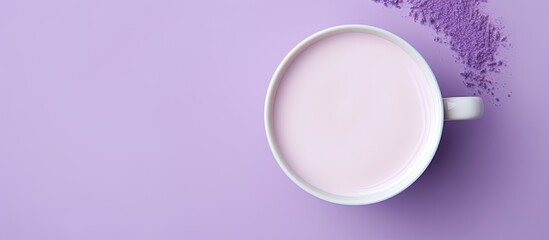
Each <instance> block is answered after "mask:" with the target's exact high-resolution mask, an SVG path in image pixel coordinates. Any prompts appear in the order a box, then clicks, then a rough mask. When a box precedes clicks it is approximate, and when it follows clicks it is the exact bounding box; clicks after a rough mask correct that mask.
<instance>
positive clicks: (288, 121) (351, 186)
mask: <svg viewBox="0 0 549 240" xmlns="http://www.w3.org/2000/svg"><path fill="white" fill-rule="evenodd" d="M288 64H289V65H288V66H287V68H286V69H285V70H284V71H283V72H282V74H281V76H280V79H279V83H278V89H277V91H276V95H275V96H274V102H273V112H272V126H273V135H274V139H275V142H276V143H275V144H276V145H277V146H278V150H279V152H280V153H279V154H280V156H281V158H282V159H283V160H284V162H285V163H286V165H287V167H288V169H289V170H290V171H292V172H293V173H294V174H295V175H296V176H297V177H298V178H301V180H303V181H304V182H306V183H308V184H310V185H311V186H312V187H313V188H316V189H318V190H320V191H324V192H327V193H330V194H335V195H340V196H349V197H354V196H361V195H365V194H369V193H372V192H376V191H383V190H384V189H386V188H387V187H389V186H390V185H394V184H398V182H399V181H400V180H401V179H402V178H401V177H399V176H402V175H403V174H407V173H408V172H410V171H413V169H414V166H416V165H414V163H416V162H418V161H424V159H423V160H422V159H421V158H422V157H423V156H421V153H422V152H426V151H427V150H426V149H428V148H432V146H428V144H427V142H428V141H427V139H430V138H434V137H436V138H439V137H440V135H436V134H434V133H436V132H437V131H433V129H434V128H436V127H437V126H435V125H436V123H439V122H440V120H438V121H437V120H436V119H435V118H436V117H434V116H435V115H434V114H433V111H432V108H433V105H434V104H433V100H432V99H433V98H432V95H431V91H432V90H430V89H431V88H430V87H429V85H428V81H427V78H428V76H426V75H425V74H426V73H425V72H424V71H422V69H421V68H420V67H419V66H418V64H417V62H416V61H415V60H414V58H413V57H412V56H411V55H410V54H409V53H407V52H406V51H405V50H403V49H402V48H401V47H400V46H399V45H397V44H395V43H393V42H392V41H390V40H388V39H386V38H384V37H382V36H378V35H375V34H371V33H368V32H359V31H356V32H353V31H349V32H339V33H337V34H333V35H329V36H326V37H324V38H322V39H320V40H318V41H316V42H314V43H313V44H312V45H310V46H309V47H307V48H306V49H305V50H303V51H302V52H300V53H299V54H298V55H297V56H296V57H295V58H294V59H293V60H291V62H290V63H288Z"/></svg>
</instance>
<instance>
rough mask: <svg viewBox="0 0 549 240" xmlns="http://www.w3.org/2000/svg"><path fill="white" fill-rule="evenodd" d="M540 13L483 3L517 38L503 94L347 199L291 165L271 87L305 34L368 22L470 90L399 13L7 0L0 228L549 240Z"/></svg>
mask: <svg viewBox="0 0 549 240" xmlns="http://www.w3.org/2000/svg"><path fill="white" fill-rule="evenodd" d="M548 7H549V4H548V3H546V2H545V1H529V2H523V1H489V2H488V4H486V11H488V12H490V14H491V16H494V17H497V20H498V21H500V22H501V23H502V24H503V25H504V26H505V32H507V33H508V34H509V40H510V42H511V44H512V46H511V47H510V48H509V49H508V50H507V51H504V53H505V54H504V56H505V58H506V61H507V63H508V67H507V68H506V69H505V71H504V72H503V73H502V74H501V76H500V77H499V81H500V82H502V83H505V87H504V88H503V89H502V90H501V94H502V96H503V97H502V103H501V106H494V105H493V104H487V106H486V113H485V117H484V118H483V119H481V120H478V121H469V122H448V123H446V124H445V128H444V132H443V138H442V141H441V144H440V147H439V150H438V152H437V155H436V157H435V158H434V160H433V162H432V163H431V165H430V167H429V168H428V169H427V171H426V172H425V173H424V175H423V176H422V177H421V178H420V179H419V180H418V181H417V182H416V183H415V184H413V185H412V186H411V187H410V188H408V189H407V190H405V191H404V192H402V193H401V194H399V195H397V196H396V197H394V198H392V199H389V200H387V201H384V202H381V203H378V204H375V205H370V206H354V207H353V206H339V205H335V204H331V203H327V202H323V201H321V200H318V199H316V198H315V197H312V196H310V195H308V194H306V193H305V192H304V191H302V190H301V189H299V188H298V187H297V186H296V185H295V184H293V183H292V182H291V181H290V180H289V179H288V178H287V177H286V176H285V175H284V174H283V172H282V171H281V170H280V168H279V167H278V165H277V164H276V162H275V160H274V158H273V156H272V155H271V152H270V149H269V146H268V144H267V140H266V137H265V133H264V127H263V103H264V97H265V93H266V90H267V86H268V84H269V81H270V78H271V76H272V74H273V72H274V70H275V68H276V66H277V65H278V63H279V62H280V61H281V60H282V58H283V57H284V56H285V54H286V53H287V52H288V51H289V50H290V49H291V48H292V47H293V46H294V45H295V44H297V43H298V42H299V41H301V40H302V39H303V38H305V37H307V36H308V35H310V34H312V33H314V32H316V31H319V30H321V29H324V28H327V27H331V26H334V25H339V24H349V23H361V24H370V25H374V26H378V27H382V28H385V29H387V30H389V31H392V32H394V33H396V34H397V35H399V36H401V37H402V38H404V39H405V40H407V41H409V42H410V43H411V44H412V45H413V46H415V47H416V48H417V49H418V51H419V52H420V53H421V54H423V55H424V57H425V58H426V60H427V61H428V62H429V64H430V65H431V67H432V69H433V71H434V72H435V74H436V76H437V78H438V79H439V84H440V87H441V90H442V93H443V95H444V96H459V95H469V94H470V92H469V91H468V90H467V88H465V87H464V85H463V84H462V83H461V79H460V76H459V72H460V70H461V66H460V65H459V64H456V63H455V62H454V58H453V57H452V52H451V51H450V50H449V49H448V47H447V46H445V45H442V44H438V43H435V42H434V41H433V38H434V33H433V32H432V31H431V30H430V29H428V28H427V27H424V26H421V25H419V24H417V23H414V22H413V21H412V20H411V19H410V18H408V17H406V16H405V11H404V10H399V9H390V8H385V7H383V6H382V5H380V4H375V3H373V2H371V1H369V0H344V1H335V0H315V1H312V0H302V1H289V0H281V1H252V0H240V1H221V0H212V1H175V0H174V1H169V0H155V1H129V0H128V1H121V0H114V1H68V0H67V1H59V0H53V1H27V0H17V1H8V0H0V239H6V240H31V239H33V240H34V239H41V240H49V239H51V240H64V239H71V240H72V239H94V240H95V239H104V240H108V239H117V240H118V239H132V240H139V239H163V240H169V239H548V238H549V228H548V224H549V206H548V204H547V203H548V202H549V187H548V186H549V174H548V169H549V127H547V124H548V123H549V111H548V110H549V108H548V103H549V99H548V97H547V96H548V93H549V78H548V74H547V69H548V67H547V63H548V62H549V60H548V56H549V45H548V43H549V31H548V30H547V26H546V25H547V23H549V15H547V14H546V11H545V10H546V9H547V8H548ZM508 92H512V96H511V97H510V98H508V97H506V95H507V93H508Z"/></svg>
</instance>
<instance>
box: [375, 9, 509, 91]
mask: <svg viewBox="0 0 549 240" xmlns="http://www.w3.org/2000/svg"><path fill="white" fill-rule="evenodd" d="M373 1H374V2H379V3H382V4H383V5H385V6H386V7H396V8H402V7H403V6H407V7H409V16H410V17H412V18H413V19H414V21H416V22H419V23H421V24H422V25H426V26H429V27H431V28H432V29H434V30H435V32H436V34H437V36H436V37H435V41H437V42H441V43H445V44H447V45H449V47H450V48H451V50H452V51H453V52H454V53H455V57H456V62H459V63H461V64H463V66H464V69H463V71H462V72H461V76H463V82H464V83H465V86H466V87H467V88H469V89H471V90H472V92H473V93H474V94H475V95H480V96H484V97H489V98H490V100H492V101H496V102H499V101H500V99H499V97H498V96H497V94H496V93H495V91H496V90H497V87H498V84H497V82H496V81H495V80H494V79H493V77H494V76H493V75H494V74H497V73H499V72H501V70H502V68H503V67H504V66H505V62H504V61H502V60H501V59H500V57H499V56H498V53H499V51H500V49H501V48H502V47H505V46H507V43H506V42H507V37H506V36H505V35H504V34H503V33H502V26H501V25H499V24H496V23H495V22H493V21H491V19H490V18H489V16H488V15H487V14H486V13H484V12H483V11H482V6H481V5H480V4H481V3H482V2H486V1H487V0H373ZM507 96H508V97H510V96H511V95H510V94H507Z"/></svg>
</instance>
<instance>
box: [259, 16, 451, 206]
mask: <svg viewBox="0 0 549 240" xmlns="http://www.w3.org/2000/svg"><path fill="white" fill-rule="evenodd" d="M350 31H354V32H357V31H359V32H366V33H370V34H374V35H377V36H380V37H383V38H385V39H387V40H389V41H391V42H393V43H395V44H397V45H398V46H399V47H401V48H402V49H403V50H404V51H406V52H407V53H408V54H409V55H410V56H411V57H412V58H413V59H414V61H415V62H416V64H418V66H419V67H420V69H421V70H422V72H423V73H424V74H425V76H426V79H427V85H428V88H429V89H430V90H429V91H430V95H431V96H430V97H431V98H432V99H431V100H433V101H432V102H433V104H434V105H433V108H432V109H433V111H434V112H433V116H432V119H431V120H432V123H433V124H432V126H433V127H432V128H431V131H432V132H431V133H430V136H432V137H430V139H428V140H427V141H429V142H428V143H427V144H428V146H430V147H428V148H427V150H426V152H425V153H424V155H423V158H422V159H420V160H417V162H418V163H417V167H416V168H415V169H411V170H410V171H409V172H408V173H406V174H407V175H405V176H403V177H402V179H400V180H399V181H398V183H397V184H394V186H391V187H389V188H388V189H386V190H385V191H380V192H376V193H370V194H365V195H361V196H354V197H350V196H342V195H336V194H333V193H329V192H325V191H323V190H320V189H318V188H316V187H314V186H312V185H311V184H309V183H308V182H306V181H305V180H303V179H301V178H300V177H299V176H298V175H297V174H295V173H294V172H293V171H292V170H291V168H290V167H289V166H287V164H286V161H285V160H284V159H283V157H282V155H281V151H280V149H279V147H278V144H277V141H276V137H275V134H274V130H273V126H274V123H273V119H272V118H273V106H274V101H275V97H276V92H277V90H278V84H279V83H280V81H281V79H282V76H283V75H284V73H285V70H286V68H287V66H289V65H291V64H289V63H291V62H292V61H293V59H294V58H295V57H297V56H298V55H299V54H300V53H301V51H303V50H304V49H306V48H307V47H309V46H310V45H312V44H314V43H315V42H317V41H318V40H321V39H322V38H325V37H327V36H332V35H335V34H338V33H344V32H350ZM443 123H444V110H443V104H442V95H441V92H440V88H439V86H438V83H437V80H436V77H435V75H434V73H433V72H432V70H431V68H430V67H429V65H428V64H427V62H426V61H425V59H424V58H423V56H421V54H420V53H419V52H418V51H417V50H416V49H415V48H414V47H412V46H411V45H410V44H409V43H408V42H406V41H405V40H403V39H402V38H400V37H398V36H397V35H395V34H393V33H391V32H389V31H387V30H384V29H381V28H378V27H374V26H369V25H362V24H348V25H339V26H334V27H330V28H327V29H324V30H321V31H319V32H316V33H314V34H312V35H311V36H309V37H307V38H305V39H304V40H302V41H301V42H300V43H299V44H297V45H296V46H295V47H294V48H293V49H292V50H290V52H289V53H288V54H287V55H286V56H285V57H284V59H283V60H282V61H281V62H280V64H279V65H278V67H277V69H276V71H275V72H274V74H273V76H272V78H271V81H270V84H269V87H268V90H267V95H266V98H265V108H264V124H265V131H266V134H267V140H268V143H269V146H270V149H271V151H272V153H273V156H274V157H275V159H276V161H277V163H278V165H279V166H280V168H281V169H282V171H283V172H284V173H285V174H286V176H288V177H289V178H290V179H291V180H292V181H293V182H294V183H295V184H297V185H298V186H299V187H300V188H301V189H303V190H304V191H306V192H308V193H309V194H311V195H314V196H316V197H318V198H320V199H323V200H325V201H328V202H331V203H336V204H341V205H366V204H372V203H377V202H380V201H383V200H386V199H389V198H391V197H393V196H395V195H397V194H398V193H400V192H402V191H404V190H405V189H406V188H408V187H409V186H410V185H411V184H412V183H414V182H415V181H416V180H417V179H418V178H419V176H421V174H422V173H423V172H424V171H425V169H426V168H427V167H428V165H429V164H430V162H431V160H432V159H433V157H434V155H435V152H436V150H437V148H438V145H439V143H440V138H441V136H442V128H443ZM418 158H419V157H418ZM402 175H404V174H402Z"/></svg>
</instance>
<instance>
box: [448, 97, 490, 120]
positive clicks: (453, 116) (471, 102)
mask: <svg viewBox="0 0 549 240" xmlns="http://www.w3.org/2000/svg"><path fill="white" fill-rule="evenodd" d="M442 102H443V105H444V120H445V121H454V120H472V119H478V118H481V117H482V114H483V112H484V104H483V102H482V98H480V97H448V98H443V99H442Z"/></svg>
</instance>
